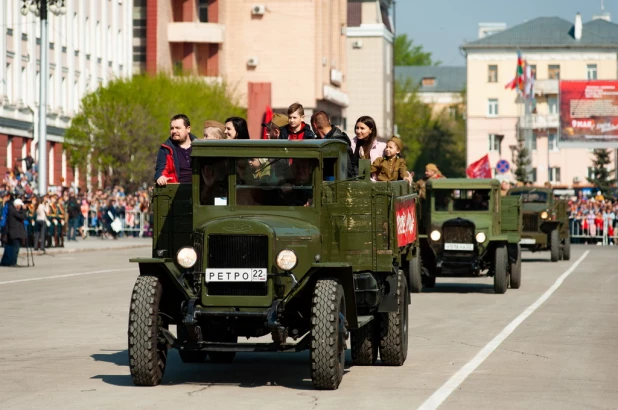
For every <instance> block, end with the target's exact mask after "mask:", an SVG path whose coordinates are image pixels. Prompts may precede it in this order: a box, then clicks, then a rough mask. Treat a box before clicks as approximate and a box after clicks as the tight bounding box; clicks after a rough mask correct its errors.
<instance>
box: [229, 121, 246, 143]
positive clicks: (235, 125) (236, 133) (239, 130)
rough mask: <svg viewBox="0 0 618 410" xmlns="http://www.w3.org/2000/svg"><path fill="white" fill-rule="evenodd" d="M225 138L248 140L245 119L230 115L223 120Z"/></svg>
mask: <svg viewBox="0 0 618 410" xmlns="http://www.w3.org/2000/svg"><path fill="white" fill-rule="evenodd" d="M224 133H225V138H226V139H231V140H248V139H249V129H248V128H247V121H245V119H244V118H240V117H230V118H228V119H227V120H225V132H224Z"/></svg>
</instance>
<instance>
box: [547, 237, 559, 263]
mask: <svg viewBox="0 0 618 410" xmlns="http://www.w3.org/2000/svg"><path fill="white" fill-rule="evenodd" d="M549 251H550V252H551V261H552V262H558V260H560V238H559V236H558V230H557V229H554V230H553V231H551V233H550V234H549Z"/></svg>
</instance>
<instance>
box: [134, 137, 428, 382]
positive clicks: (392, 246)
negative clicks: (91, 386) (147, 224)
mask: <svg viewBox="0 0 618 410" xmlns="http://www.w3.org/2000/svg"><path fill="white" fill-rule="evenodd" d="M192 159H193V183H192V184H180V185H179V184H173V185H168V186H166V187H163V188H156V189H155V191H154V197H153V207H154V218H155V222H154V233H155V236H154V240H153V249H152V257H151V258H138V259H134V260H133V261H134V262H137V263H139V270H140V276H139V277H138V278H137V282H136V284H135V287H134V289H133V295H132V299H131V308H130V312H129V315H130V319H129V356H130V369H131V375H132V378H133V382H134V383H135V384H136V385H146V386H152V385H157V384H159V383H160V382H161V380H162V377H163V374H164V371H165V367H166V359H167V352H168V349H170V348H175V349H178V351H179V353H180V357H181V359H182V360H183V361H184V362H202V361H204V360H206V358H207V357H208V358H209V359H210V361H212V362H231V361H232V360H233V359H234V356H235V355H236V354H237V353H238V352H276V351H278V352H297V351H302V350H305V349H308V350H309V351H310V361H311V363H310V369H311V377H312V381H313V384H314V386H315V387H316V388H318V389H336V388H337V387H338V386H339V383H340V382H341V379H342V377H343V372H344V362H345V350H346V340H347V338H348V335H349V334H350V335H351V349H352V361H353V362H354V364H357V365H372V364H374V363H375V362H376V360H377V357H378V353H379V355H380V358H381V360H382V363H383V364H386V365H392V366H399V365H402V364H403V363H404V361H405V360H406V356H407V351H408V304H409V293H408V284H407V281H406V276H405V273H404V269H401V267H406V266H409V265H410V264H411V262H410V261H411V260H413V259H415V258H417V257H418V254H417V250H418V238H417V223H416V220H415V218H416V199H417V196H416V194H415V193H413V192H412V190H411V188H410V186H409V185H408V183H407V182H405V181H399V182H372V181H371V180H370V175H369V169H370V167H369V165H370V164H369V161H368V160H361V163H360V166H359V168H360V173H359V174H360V176H359V177H358V178H355V179H352V180H347V179H346V178H347V166H348V163H347V161H348V155H347V145H346V144H345V143H343V142H341V141H337V140H303V141H287V140H265V141H256V140H246V141H245V140H215V141H210V140H204V141H195V142H194V143H193V150H192ZM172 325H175V326H176V329H177V331H176V334H173V332H172V331H170V326H172ZM265 335H271V337H272V343H239V342H238V339H239V338H245V337H246V338H256V337H261V336H265ZM205 371H208V369H207V368H205ZM256 377H258V376H256Z"/></svg>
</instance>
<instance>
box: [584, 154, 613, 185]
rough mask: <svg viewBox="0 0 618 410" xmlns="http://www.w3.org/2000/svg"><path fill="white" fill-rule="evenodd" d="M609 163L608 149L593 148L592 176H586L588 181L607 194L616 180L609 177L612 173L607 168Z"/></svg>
mask: <svg viewBox="0 0 618 410" xmlns="http://www.w3.org/2000/svg"><path fill="white" fill-rule="evenodd" d="M610 163H611V159H610V151H609V150H608V149H595V150H594V160H592V165H593V175H594V177H593V178H588V182H590V183H591V184H594V186H595V187H596V188H597V189H598V190H599V191H601V192H602V193H603V194H604V195H607V194H609V193H610V191H611V187H612V186H613V185H614V184H615V183H616V180H615V179H613V178H611V175H612V174H613V173H614V171H613V170H609V168H608V165H609V164H610Z"/></svg>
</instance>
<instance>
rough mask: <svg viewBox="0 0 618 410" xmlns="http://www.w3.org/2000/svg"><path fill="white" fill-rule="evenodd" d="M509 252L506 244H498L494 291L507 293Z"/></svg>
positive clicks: (495, 257)
mask: <svg viewBox="0 0 618 410" xmlns="http://www.w3.org/2000/svg"><path fill="white" fill-rule="evenodd" d="M507 263H508V252H507V250H506V246H504V245H498V246H497V247H496V254H495V256H494V292H495V293H500V294H501V293H505V292H506V285H507V272H508V268H507Z"/></svg>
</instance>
